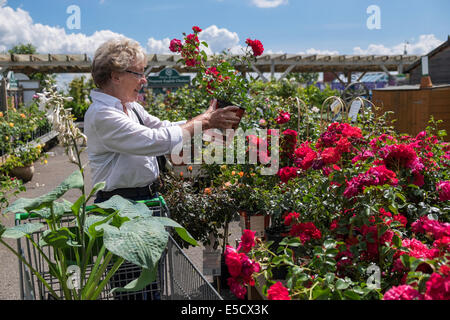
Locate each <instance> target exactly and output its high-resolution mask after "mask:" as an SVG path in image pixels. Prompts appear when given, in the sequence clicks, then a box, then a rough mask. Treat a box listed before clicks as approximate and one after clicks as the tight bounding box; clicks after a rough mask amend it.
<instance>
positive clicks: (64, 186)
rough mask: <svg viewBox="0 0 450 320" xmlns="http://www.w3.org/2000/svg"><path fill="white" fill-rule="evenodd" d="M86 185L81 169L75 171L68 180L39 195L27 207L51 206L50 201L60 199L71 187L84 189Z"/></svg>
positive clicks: (35, 208) (28, 208)
mask: <svg viewBox="0 0 450 320" xmlns="http://www.w3.org/2000/svg"><path fill="white" fill-rule="evenodd" d="M83 186H84V181H83V175H82V174H81V171H80V170H77V171H75V172H73V173H72V174H71V175H70V176H69V177H68V178H67V179H66V180H64V181H63V182H62V183H61V184H60V185H59V186H57V187H56V188H55V189H53V190H52V191H50V192H49V193H47V194H45V195H42V196H40V197H37V198H35V199H34V201H32V202H31V203H29V204H28V206H27V207H26V208H25V209H27V211H28V212H29V211H31V210H38V209H41V208H43V207H48V206H50V203H52V202H53V201H55V200H57V199H59V198H60V197H61V196H63V195H64V194H65V193H66V192H67V191H69V190H70V189H82V188H83Z"/></svg>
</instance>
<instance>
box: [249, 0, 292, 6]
mask: <svg viewBox="0 0 450 320" xmlns="http://www.w3.org/2000/svg"><path fill="white" fill-rule="evenodd" d="M288 3H289V1H288V0H252V4H254V5H255V6H257V7H258V8H276V7H278V6H281V5H284V4H288Z"/></svg>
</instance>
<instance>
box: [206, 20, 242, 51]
mask: <svg viewBox="0 0 450 320" xmlns="http://www.w3.org/2000/svg"><path fill="white" fill-rule="evenodd" d="M199 39H200V41H205V42H206V43H208V46H209V47H208V50H205V51H206V52H207V53H208V54H211V53H219V52H222V51H223V50H227V49H229V50H230V51H231V52H232V53H241V48H242V46H240V45H239V36H238V34H237V33H236V32H232V31H229V30H228V29H226V28H218V27H217V26H216V25H212V26H209V27H207V28H206V29H203V31H202V32H201V33H200V34H199Z"/></svg>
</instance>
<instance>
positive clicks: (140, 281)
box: [111, 268, 158, 294]
mask: <svg viewBox="0 0 450 320" xmlns="http://www.w3.org/2000/svg"><path fill="white" fill-rule="evenodd" d="M157 271H158V269H157V268H154V269H153V270H150V269H142V272H141V274H140V275H139V278H137V279H134V280H133V281H131V282H130V283H128V284H127V285H126V286H125V287H123V288H114V289H112V290H111V294H112V293H114V292H123V291H139V290H142V289H144V288H145V287H146V286H147V285H149V284H150V283H152V282H153V281H155V279H156V272H157Z"/></svg>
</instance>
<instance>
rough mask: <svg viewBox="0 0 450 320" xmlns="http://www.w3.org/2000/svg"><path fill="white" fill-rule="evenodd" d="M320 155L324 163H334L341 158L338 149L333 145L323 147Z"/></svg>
mask: <svg viewBox="0 0 450 320" xmlns="http://www.w3.org/2000/svg"><path fill="white" fill-rule="evenodd" d="M321 156H322V159H323V162H324V163H325V164H329V163H336V162H338V161H339V160H340V159H341V154H340V152H339V150H338V149H337V148H333V147H331V148H326V149H324V150H323V151H322V154H321Z"/></svg>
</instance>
